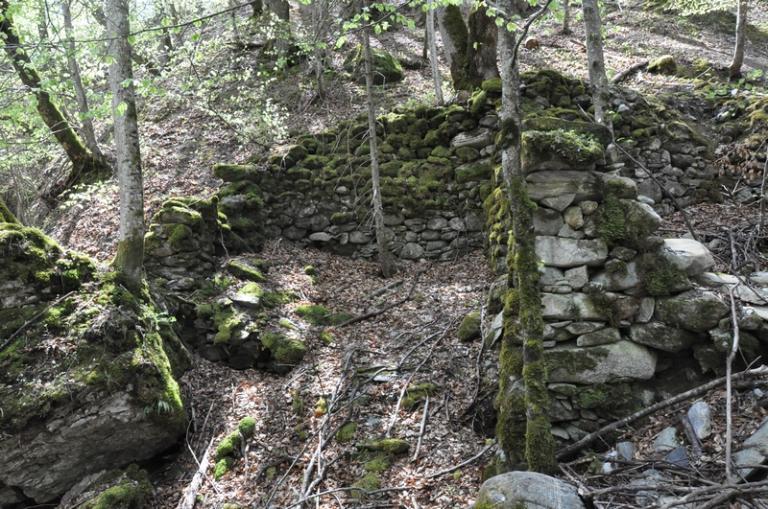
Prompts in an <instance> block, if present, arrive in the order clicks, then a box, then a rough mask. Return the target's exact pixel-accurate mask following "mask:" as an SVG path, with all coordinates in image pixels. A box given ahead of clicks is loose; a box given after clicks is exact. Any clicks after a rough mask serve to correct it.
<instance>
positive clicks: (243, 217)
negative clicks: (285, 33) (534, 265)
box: [150, 72, 768, 441]
mask: <svg viewBox="0 0 768 509" xmlns="http://www.w3.org/2000/svg"><path fill="white" fill-rule="evenodd" d="M524 81H525V84H526V85H525V87H524V101H523V110H524V112H525V114H526V119H525V128H526V140H527V141H526V143H527V150H526V168H527V171H528V172H529V175H528V177H527V180H528V185H529V192H530V196H531V198H532V199H533V200H534V201H535V202H536V203H537V205H538V208H537V210H536V213H535V228H536V233H537V235H538V238H537V241H536V246H537V251H538V253H539V256H540V257H541V259H542V271H541V289H542V292H543V293H542V300H543V311H544V318H545V320H546V327H545V340H546V356H547V359H548V362H549V365H550V375H551V383H550V390H551V394H552V408H551V410H550V414H551V418H552V421H553V422H554V423H555V428H554V429H555V433H556V434H557V436H558V437H559V438H561V439H562V440H565V441H569V440H575V439H578V438H579V437H580V436H582V435H583V434H584V433H586V432H589V431H592V430H594V429H596V428H597V427H599V426H600V425H601V424H603V423H604V422H606V421H610V420H612V419H614V418H615V417H617V416H621V415H624V414H627V413H628V412H630V411H631V410H633V409H636V408H638V407H640V406H642V405H647V404H649V403H650V402H652V401H654V400H656V399H658V398H661V397H664V396H665V395H669V394H672V393H676V392H680V391H682V390H685V389H686V388H688V387H691V386H693V385H695V384H697V383H699V382H700V381H702V380H703V379H705V378H706V377H709V376H712V375H713V374H715V373H719V372H720V371H721V370H722V369H723V366H724V358H725V351H726V350H727V348H728V341H729V337H730V330H731V325H730V322H729V320H730V319H729V316H730V315H729V302H728V300H727V291H726V290H724V288H726V287H725V285H728V284H734V283H735V282H738V280H734V278H733V277H731V276H726V275H721V274H715V273H712V272H709V271H710V270H711V269H712V267H713V264H714V261H713V258H712V255H711V254H710V253H709V251H708V250H707V248H706V247H705V246H703V245H701V244H699V243H697V242H695V241H692V240H687V239H667V240H664V239H661V238H659V237H657V236H656V235H655V232H656V230H657V228H658V227H659V224H660V221H661V218H660V216H659V212H661V213H666V212H669V211H670V210H671V204H670V203H669V202H668V201H666V200H665V198H664V197H663V196H660V195H659V194H658V193H657V192H656V191H654V190H653V188H652V187H653V186H656V184H655V183H654V182H653V180H652V179H650V178H649V177H648V176H647V174H643V175H644V176H641V170H640V169H639V168H638V167H637V165H636V163H635V162H633V161H632V160H631V159H629V158H627V157H625V156H624V154H623V153H620V152H616V151H615V150H614V149H612V147H610V146H608V150H607V152H604V149H605V147H606V145H609V141H610V140H609V139H608V138H607V137H606V133H605V132H604V131H603V130H601V128H600V127H599V126H596V125H594V124H590V123H588V122H585V121H583V119H580V118H579V117H578V115H577V114H576V113H574V112H576V111H577V108H584V109H586V108H588V107H589V97H588V96H587V95H586V94H585V90H584V87H583V84H581V83H580V82H576V81H570V80H566V79H564V78H562V77H560V76H558V75H555V74H553V73H547V72H543V73H537V74H536V75H527V76H525V77H524ZM496 85H497V84H495V83H493V82H487V83H485V84H484V87H483V90H482V91H479V92H477V93H476V94H475V95H474V96H473V97H472V99H471V100H470V101H469V104H467V105H466V106H460V105H451V106H448V107H445V108H431V107H422V108H418V109H416V110H408V111H405V110H402V111H398V112H395V113H390V114H388V115H386V116H384V117H382V118H380V124H379V129H380V132H378V133H377V134H378V135H379V136H380V140H381V146H380V152H381V161H380V163H381V174H382V179H381V182H382V194H383V199H384V207H385V214H386V218H385V222H386V224H387V228H388V232H389V235H390V246H391V247H392V249H393V251H394V253H395V254H397V255H398V256H399V257H401V258H404V259H436V260H450V259H452V258H453V257H455V256H458V255H459V254H460V253H461V252H463V251H465V250H469V249H474V248H478V247H481V246H485V247H486V248H487V249H488V251H489V254H490V258H491V260H492V261H493V262H494V263H495V264H496V267H497V269H499V272H500V273H503V272H504V271H505V264H504V255H505V253H506V234H505V232H506V231H507V230H508V229H509V228H508V225H506V224H504V219H503V218H505V217H506V212H505V209H504V203H503V199H502V194H501V193H500V190H499V188H498V187H496V184H495V179H496V175H495V172H496V168H497V167H498V160H497V158H496V155H495V142H496V135H497V131H498V124H499V121H498V116H497V114H496V107H497V106H498V103H499V100H500V99H499V90H498V87H497V86H496ZM614 102H615V103H616V104H614V106H615V107H616V110H617V111H619V112H620V113H618V115H619V116H618V117H616V118H614V125H615V128H616V133H617V137H626V136H629V137H631V138H632V139H635V141H634V142H630V143H624V146H625V147H626V148H627V150H628V151H630V153H632V154H633V157H634V158H636V159H638V160H640V161H641V162H643V163H645V164H646V165H647V166H648V167H649V168H650V169H651V170H657V172H656V174H655V177H656V179H657V180H658V181H659V182H660V183H662V184H663V185H664V186H665V187H667V188H668V189H670V190H672V189H675V184H679V186H680V187H679V188H678V190H677V191H673V193H672V194H673V195H676V196H677V197H678V198H679V199H680V200H681V201H682V203H684V204H685V203H691V202H694V201H698V200H702V199H709V198H711V197H712V192H713V191H712V190H713V185H714V186H716V185H717V184H716V181H715V178H714V177H715V170H714V168H712V167H711V165H710V164H709V163H708V162H707V159H706V157H705V155H706V154H705V151H706V150H707V149H706V147H705V146H704V145H703V144H702V143H701V140H700V138H699V137H698V136H697V134H696V132H695V131H694V129H693V128H691V127H690V126H688V125H687V124H685V123H683V122H680V121H677V120H670V119H666V120H665V119H663V118H661V117H660V116H659V115H657V114H656V113H654V111H653V110H652V108H650V107H649V106H648V104H647V103H645V101H644V100H643V99H642V98H641V97H639V96H637V95H635V94H632V93H629V92H627V93H623V95H618V96H617V97H615V98H614ZM649 119H650V120H649ZM649 122H652V123H653V125H652V126H649V125H645V124H648V123H649ZM365 133H366V124H365V122H364V121H362V120H358V121H356V122H347V123H342V124H341V125H340V126H339V127H338V128H337V129H335V130H333V131H328V132H325V133H321V134H319V135H314V136H310V135H307V136H304V137H302V138H300V139H299V140H298V143H297V144H296V145H293V146H291V147H288V148H287V149H285V150H284V151H282V152H281V153H279V154H277V155H274V156H273V157H272V158H271V159H270V160H269V161H266V162H265V163H263V164H261V165H246V166H243V165H217V166H216V167H215V168H214V172H215V174H216V175H217V176H218V177H220V178H221V179H222V180H224V182H225V184H224V186H222V188H221V189H220V191H219V193H218V196H217V199H218V212H216V210H214V211H213V212H211V213H205V214H203V215H204V216H206V217H208V219H206V221H205V223H211V224H212V222H213V217H214V214H217V215H218V223H219V230H221V231H220V232H218V231H217V232H216V233H215V234H213V235H212V234H210V233H209V234H208V235H209V237H211V238H209V239H208V240H207V241H206V243H207V245H208V246H209V247H208V248H206V251H205V256H206V257H207V256H213V255H215V253H213V252H212V251H211V250H212V248H211V247H210V245H211V243H213V244H216V245H218V244H221V243H224V244H226V245H227V246H228V248H229V249H235V250H237V249H240V250H248V251H251V250H257V249H258V248H259V247H260V246H261V244H262V243H263V241H264V239H265V238H286V239H289V240H291V241H294V242H297V243H299V244H303V245H314V246H317V247H322V248H325V249H329V250H332V251H334V252H337V253H340V254H343V255H348V256H354V257H363V258H370V257H372V256H374V254H375V236H374V233H373V231H372V220H371V217H370V213H369V208H370V206H369V203H370V183H369V176H368V175H369V173H368V172H369V159H368V150H369V148H368V144H367V141H366V137H365ZM596 146H597V149H596ZM171 215H172V214H171ZM157 219H159V220H160V222H161V223H166V222H170V223H171V226H172V224H173V222H174V219H173V217H170V218H164V217H163V216H162V215H160V216H158V218H157ZM166 219H167V221H166ZM153 227H154V228H162V229H164V231H165V233H164V235H163V236H162V237H163V239H164V241H163V242H161V243H159V244H158V245H157V246H153V248H154V249H155V250H157V249H159V250H160V251H164V250H168V249H169V246H171V244H173V243H174V242H173V241H174V239H173V238H172V233H173V232H172V231H170V230H168V225H165V226H160V227H158V226H153ZM207 230H211V231H214V230H215V229H214V228H208V229H207ZM207 230H206V231H207ZM177 236H178V237H179V238H177V239H176V242H175V245H176V248H170V250H171V251H173V252H174V253H173V256H170V257H166V260H165V261H160V262H158V263H157V264H155V265H153V266H152V268H151V271H153V272H154V273H155V274H159V275H161V277H164V278H165V279H166V280H167V282H166V284H167V286H168V287H169V288H173V287H174V285H176V286H178V285H180V286H181V287H184V286H185V285H186V284H187V283H190V284H191V280H190V281H187V282H185V280H184V275H183V274H182V273H183V272H185V271H189V270H192V269H193V268H194V264H193V263H191V260H190V259H189V257H190V256H193V255H194V254H195V253H198V252H200V251H199V249H198V246H197V244H196V243H195V242H196V241H195V240H194V238H195V236H194V235H192V236H187V235H181V234H178V235H177ZM219 237H220V238H219ZM216 249H218V248H216ZM209 251H211V252H209ZM155 254H157V253H155ZM160 254H166V253H164V252H163V253H160ZM178 254H181V255H182V256H181V258H180V260H181V261H180V262H179V267H176V268H174V267H173V265H174V264H176V261H174V258H177V255H178ZM152 263H154V262H150V265H152ZM174 271H175V272H174ZM187 276H189V274H187ZM179 281H181V283H179ZM505 281H506V275H502V276H501V277H500V280H499V282H497V284H495V285H494V287H493V288H492V291H491V294H490V297H489V302H488V305H487V307H486V309H485V311H486V317H487V320H486V321H487V322H488V324H487V327H486V328H485V329H486V332H487V335H486V337H485V338H484V340H485V341H488V342H489V344H490V343H493V342H495V341H498V340H499V338H500V337H501V335H502V334H503V329H504V316H503V312H502V309H501V302H502V299H501V297H502V296H503V293H504V284H505ZM762 283H765V284H766V285H767V286H768V277H764V276H763V275H758V276H757V277H756V278H755V279H754V280H753V282H752V283H751V286H753V287H755V288H757V293H756V292H755V291H752V290H749V288H748V287H747V286H746V285H740V286H739V287H738V289H737V295H739V296H740V297H741V299H742V301H743V303H744V304H745V306H744V307H743V312H742V318H740V326H741V328H742V330H743V331H744V334H743V339H742V350H743V352H744V353H745V358H747V359H753V358H756V357H757V356H758V355H764V354H765V352H763V350H764V344H765V343H764V342H766V341H768V327H766V324H765V322H764V320H763V318H768V307H765V306H766V304H768V302H766V301H765V300H764V299H763V297H764V296H763V295H762V294H761V293H760V292H762V290H761V289H760V288H759V286H760V284H762ZM492 371H493V369H489V372H492Z"/></svg>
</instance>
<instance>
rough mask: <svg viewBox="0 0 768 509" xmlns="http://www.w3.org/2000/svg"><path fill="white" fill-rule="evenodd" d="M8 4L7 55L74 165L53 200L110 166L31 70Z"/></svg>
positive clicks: (0, 25)
mask: <svg viewBox="0 0 768 509" xmlns="http://www.w3.org/2000/svg"><path fill="white" fill-rule="evenodd" d="M8 6H9V0H0V20H1V21H0V35H2V37H0V38H4V39H5V43H4V49H5V53H6V54H7V55H8V58H9V59H10V61H11V64H12V65H13V68H14V69H15V70H16V72H17V74H18V75H19V79H20V80H21V82H22V83H23V84H24V85H25V86H26V87H27V88H29V90H30V91H31V92H32V93H33V94H34V95H35V99H36V103H37V104H36V105H37V111H38V113H40V117H41V118H42V119H43V122H44V123H45V125H46V126H48V129H50V130H51V133H52V134H53V136H54V137H55V138H56V141H58V142H59V145H61V147H62V148H63V149H64V152H65V153H66V154H67V157H68V158H69V160H70V161H71V162H72V171H71V172H70V174H69V175H68V176H67V178H66V180H65V181H63V182H59V183H57V184H56V185H55V186H54V187H53V188H52V190H51V191H50V192H49V193H48V196H47V197H46V198H49V199H53V198H55V197H56V196H58V195H60V194H61V193H62V192H64V191H65V190H67V189H69V188H70V187H72V186H73V185H75V184H76V183H78V182H81V181H83V180H84V179H85V177H88V178H89V179H92V178H98V177H102V176H103V175H104V174H108V173H109V171H110V168H109V165H108V164H107V163H106V162H105V161H104V160H103V159H101V158H100V157H98V156H96V155H94V154H93V153H92V152H91V151H90V150H89V149H88V148H87V147H86V146H85V144H84V143H83V141H82V140H81V138H80V136H78V134H77V133H76V132H75V131H74V130H73V129H72V127H71V126H70V125H69V122H67V120H66V119H65V118H64V115H62V113H61V111H60V110H59V108H57V107H56V105H55V104H54V103H53V101H52V100H51V96H50V94H49V93H48V92H46V91H45V90H44V89H43V87H42V83H41V80H40V76H39V75H38V74H37V71H36V70H35V68H34V67H33V66H32V61H31V60H30V59H29V55H27V52H26V51H25V50H24V47H23V46H22V44H21V41H20V40H19V36H18V35H17V34H16V30H15V29H14V27H13V22H12V20H11V18H10V17H9V16H8V14H7V13H8Z"/></svg>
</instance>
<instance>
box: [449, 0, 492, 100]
mask: <svg viewBox="0 0 768 509" xmlns="http://www.w3.org/2000/svg"><path fill="white" fill-rule="evenodd" d="M437 21H438V26H439V28H440V37H441V39H442V41H443V53H444V56H445V59H446V61H447V63H448V67H449V69H450V70H451V81H452V82H453V88H455V89H456V90H471V89H473V88H476V87H477V86H479V85H480V83H481V82H482V81H483V80H484V79H488V78H495V77H498V76H499V71H498V69H497V67H496V25H495V23H494V20H493V19H492V18H491V17H490V16H488V15H487V14H486V12H485V9H483V8H475V9H473V10H472V11H471V12H470V14H469V23H468V24H467V23H466V22H465V21H464V16H463V15H462V13H461V8H460V7H459V6H458V5H453V4H449V5H446V6H445V7H441V8H439V9H438V10H437Z"/></svg>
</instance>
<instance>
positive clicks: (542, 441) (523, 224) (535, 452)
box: [496, 0, 555, 472]
mask: <svg viewBox="0 0 768 509" xmlns="http://www.w3.org/2000/svg"><path fill="white" fill-rule="evenodd" d="M504 7H505V9H504V11H505V12H504V14H505V15H506V17H507V19H505V20H504V23H502V24H501V26H500V27H499V56H500V60H501V69H502V71H501V111H500V118H501V141H500V143H501V146H500V147H499V148H500V150H501V168H502V171H501V173H502V178H503V182H504V191H505V195H506V199H507V202H508V204H509V213H510V215H511V218H510V219H511V224H512V232H511V234H510V242H509V251H508V254H507V266H508V268H509V279H508V286H509V290H508V292H510V294H509V295H508V296H507V298H506V299H505V300H506V303H505V309H504V314H505V315H511V316H513V317H514V320H513V321H512V322H511V323H510V329H511V330H505V331H504V339H503V342H502V351H501V354H500V356H499V362H500V366H499V368H500V369H499V380H500V383H499V394H498V400H497V404H498V407H499V420H498V425H497V433H496V434H497V436H498V438H499V442H500V444H501V447H502V450H503V451H504V454H505V457H506V462H507V465H506V467H508V468H519V467H520V466H521V465H522V464H523V463H526V464H527V466H528V469H529V470H534V471H539V472H548V471H552V470H553V469H554V466H555V443H554V439H553V437H552V433H551V425H550V422H549V417H548V415H547V410H548V409H549V393H548V392H547V368H546V364H545V362H544V358H543V352H544V340H543V333H544V320H543V317H542V312H541V294H540V291H539V268H538V264H539V259H538V256H536V249H535V240H536V237H535V234H534V230H533V210H534V209H535V207H536V205H535V204H534V203H533V202H532V201H531V200H530V198H529V197H528V192H527V187H526V182H525V172H524V168H523V167H522V160H521V159H522V158H521V152H522V143H521V140H522V115H521V108H520V76H519V73H518V64H517V55H516V47H517V39H518V33H517V27H516V24H515V21H516V19H515V18H518V17H519V16H520V13H523V12H525V11H524V8H525V7H524V5H523V4H521V3H518V1H517V0H507V1H506V2H505V3H504ZM521 344H522V345H523V346H522V352H521V351H520V350H521V349H520V347H519V346H518V345H521ZM521 388H522V398H521V397H520V392H521ZM523 444H524V447H523ZM521 452H524V455H523V454H521Z"/></svg>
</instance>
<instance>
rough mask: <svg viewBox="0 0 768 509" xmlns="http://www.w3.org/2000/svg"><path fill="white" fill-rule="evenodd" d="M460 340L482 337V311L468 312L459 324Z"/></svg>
mask: <svg viewBox="0 0 768 509" xmlns="http://www.w3.org/2000/svg"><path fill="white" fill-rule="evenodd" d="M457 334H458V335H459V341H465V342H466V341H472V340H473V339H477V338H479V337H480V313H479V312H478V311H472V312H471V313H467V315H466V316H465V317H464V319H463V320H462V321H461V325H459V331H458V333H457Z"/></svg>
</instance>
